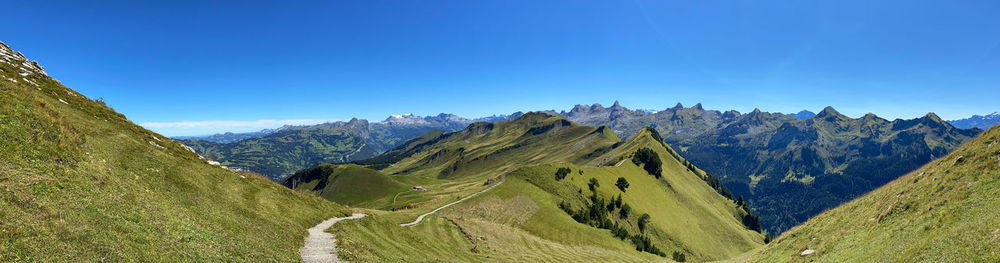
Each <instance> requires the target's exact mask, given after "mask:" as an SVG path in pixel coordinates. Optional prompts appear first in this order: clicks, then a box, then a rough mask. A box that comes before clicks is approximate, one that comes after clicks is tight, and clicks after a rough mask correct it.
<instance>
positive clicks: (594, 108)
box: [590, 103, 604, 111]
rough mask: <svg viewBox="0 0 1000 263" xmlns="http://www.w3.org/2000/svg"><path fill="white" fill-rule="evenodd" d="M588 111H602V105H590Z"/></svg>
mask: <svg viewBox="0 0 1000 263" xmlns="http://www.w3.org/2000/svg"><path fill="white" fill-rule="evenodd" d="M590 110H591V111H598V110H604V105H601V104H600V103H594V105H590Z"/></svg>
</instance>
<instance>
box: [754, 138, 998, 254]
mask: <svg viewBox="0 0 1000 263" xmlns="http://www.w3.org/2000/svg"><path fill="white" fill-rule="evenodd" d="M998 142H1000V128H998V127H993V128H992V129H990V130H989V131H986V132H984V133H982V134H981V135H980V136H979V137H978V138H976V139H973V140H971V141H969V142H967V143H965V144H964V145H963V146H962V147H960V148H958V149H956V150H955V151H954V152H952V153H950V154H948V155H946V156H944V157H942V158H939V159H937V160H935V161H933V162H931V163H929V164H927V165H924V166H923V167H921V168H919V169H917V170H915V171H913V172H911V173H909V174H907V175H905V176H902V177H900V178H899V179H896V180H895V181H893V182H891V183H889V184H886V185H885V186H882V187H881V188H878V189H876V190H874V191H872V192H870V193H868V194H866V195H864V196H861V197H859V198H857V199H855V200H854V201H851V202H849V203H846V204H844V205H841V206H840V207H837V208H835V209H832V210H829V211H826V212H824V213H822V214H820V215H818V216H816V217H814V218H812V219H810V220H808V221H806V222H805V223H804V224H802V225H800V226H798V227H795V228H792V229H791V230H789V231H788V232H786V233H784V234H783V235H781V236H780V237H778V238H777V239H775V241H774V242H773V243H771V245H769V246H767V247H766V249H764V250H763V251H760V252H759V253H758V254H756V255H754V256H753V258H752V259H751V261H755V262H788V261H791V262H805V261H819V262H875V261H884V262H917V261H926V262H995V261H1000V247H998V246H997V242H998V241H1000V221H998V220H997V218H1000V212H998V210H997V208H998V207H1000V198H998V196H1000V143H998ZM807 249H809V250H814V251H815V252H814V253H813V254H812V255H809V256H802V255H801V253H802V252H803V251H805V250H807Z"/></svg>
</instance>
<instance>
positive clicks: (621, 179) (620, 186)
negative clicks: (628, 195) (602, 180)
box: [615, 177, 628, 192]
mask: <svg viewBox="0 0 1000 263" xmlns="http://www.w3.org/2000/svg"><path fill="white" fill-rule="evenodd" d="M615 186H617V187H618V189H620V190H622V192H625V188H628V180H625V177H618V182H615Z"/></svg>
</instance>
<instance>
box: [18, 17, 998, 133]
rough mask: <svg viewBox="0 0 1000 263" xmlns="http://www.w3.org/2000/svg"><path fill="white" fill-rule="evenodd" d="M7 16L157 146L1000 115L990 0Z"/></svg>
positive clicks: (25, 41) (52, 62)
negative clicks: (732, 117)
mask: <svg viewBox="0 0 1000 263" xmlns="http://www.w3.org/2000/svg"><path fill="white" fill-rule="evenodd" d="M4 8H5V9H6V10H8V11H5V12H4V13H5V18H6V19H5V20H6V21H8V24H7V26H5V27H0V41H3V42H5V43H7V44H8V45H10V46H12V47H13V48H14V49H15V50H19V51H21V52H22V53H24V54H25V55H26V56H28V57H29V58H31V59H34V60H38V61H39V63H41V64H42V65H43V66H45V67H46V71H47V72H48V73H49V74H50V75H52V76H54V77H55V78H56V79H59V80H60V81H62V82H63V84H66V85H67V86H69V87H70V88H73V89H76V90H78V91H80V92H82V93H83V94H85V95H87V96H89V97H92V98H97V97H103V98H104V99H105V100H106V101H107V102H108V103H109V104H110V105H111V106H113V107H114V108H115V109H116V110H118V111H119V112H122V113H124V114H126V115H127V116H128V117H129V118H130V119H132V120H133V121H135V122H136V123H140V124H146V126H147V127H150V128H152V129H154V130H156V131H158V132H161V133H164V134H165V135H168V136H175V135H195V134H207V133H213V132H220V131H248V130H257V129H260V128H264V127H271V126H276V125H280V124H282V123H295V124H302V123H311V122H318V121H323V120H345V119H350V118H351V117H360V118H366V119H371V120H381V119H384V118H385V117H386V116H388V115H389V114H399V113H413V114H418V115H433V114H437V113H441V112H448V113H455V114H458V115H460V116H466V117H478V116H486V115H493V114H506V113H511V112H514V111H528V110H546V109H556V110H563V109H567V110H568V109H569V108H571V107H572V106H573V105H575V104H590V103H595V102H599V103H602V104H605V105H609V104H610V103H611V102H613V101H614V100H619V101H621V103H622V105H624V106H626V107H629V108H648V109H664V108H668V107H671V106H673V105H674V104H676V103H677V102H681V103H684V104H685V105H693V104H694V103H697V102H701V103H703V104H704V106H705V107H706V108H709V109H719V110H727V109H735V110H739V111H741V112H747V111H750V110H752V109H754V108H760V109H762V110H765V111H777V112H797V111H799V110H802V109H809V110H813V111H818V110H820V109H822V108H823V107H825V106H827V105H832V106H834V107H835V108H837V109H838V110H840V111H841V112H842V113H844V114H847V115H849V116H854V117H858V116H861V115H863V114H865V113H867V112H873V113H876V114H877V115H879V116H882V117H885V118H889V119H894V118H913V117H919V116H922V115H924V114H925V113H927V112H936V113H938V115H940V116H941V117H943V118H945V119H957V118H964V117H968V116H971V115H972V114H984V113H990V112H994V111H998V110H1000V106H998V105H1000V103H998V102H1000V85H998V83H1000V30H998V28H1000V19H998V18H997V15H996V14H1000V1H683V2H680V1H678V2H673V1H315V2H312V1H282V3H277V2H264V1H233V2H225V1H170V2H169V3H168V2H161V3H154V2H152V1H99V2H98V3H84V2H82V1H8V2H5V4H4ZM261 120H265V121H261ZM266 120H271V121H266ZM157 123H158V124H157Z"/></svg>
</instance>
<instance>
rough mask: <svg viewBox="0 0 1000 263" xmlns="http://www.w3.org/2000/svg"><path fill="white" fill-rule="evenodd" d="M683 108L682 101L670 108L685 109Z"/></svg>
mask: <svg viewBox="0 0 1000 263" xmlns="http://www.w3.org/2000/svg"><path fill="white" fill-rule="evenodd" d="M683 108H684V104H681V103H680V102H678V103H677V105H674V107H673V108H670V109H671V110H680V109H683Z"/></svg>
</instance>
